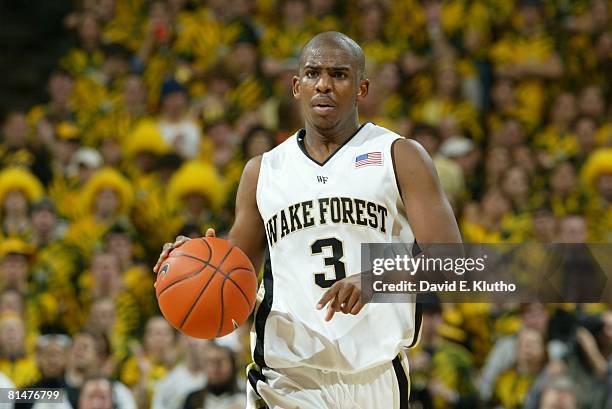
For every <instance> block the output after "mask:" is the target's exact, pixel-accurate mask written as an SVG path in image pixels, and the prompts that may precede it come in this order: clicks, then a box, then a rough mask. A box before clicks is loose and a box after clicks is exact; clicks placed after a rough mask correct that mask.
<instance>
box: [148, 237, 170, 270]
mask: <svg viewBox="0 0 612 409" xmlns="http://www.w3.org/2000/svg"><path fill="white" fill-rule="evenodd" d="M172 246H173V244H172V243H166V244H164V246H163V247H162V252H161V254H160V255H159V258H158V259H157V263H156V264H155V267H153V272H155V273H157V271H158V270H159V267H160V266H161V264H162V263H163V262H164V260H165V259H166V258H168V254H170V251H171V250H172V248H173V247H172Z"/></svg>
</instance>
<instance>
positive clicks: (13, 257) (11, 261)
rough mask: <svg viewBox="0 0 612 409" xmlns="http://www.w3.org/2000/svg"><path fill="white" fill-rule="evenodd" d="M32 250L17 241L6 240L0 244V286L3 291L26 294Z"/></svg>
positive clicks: (20, 241)
mask: <svg viewBox="0 0 612 409" xmlns="http://www.w3.org/2000/svg"><path fill="white" fill-rule="evenodd" d="M32 254H33V249H32V248H31V247H30V246H29V245H28V244H26V243H25V242H23V241H22V240H19V239H8V240H5V241H3V242H2V243H0V257H1V260H0V271H1V272H2V276H1V280H0V285H1V287H0V288H2V289H3V290H7V289H8V290H15V291H18V292H20V293H21V294H24V295H25V294H27V293H28V278H29V276H28V273H29V272H30V261H31V256H32Z"/></svg>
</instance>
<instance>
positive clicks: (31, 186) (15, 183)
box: [0, 168, 43, 238]
mask: <svg viewBox="0 0 612 409" xmlns="http://www.w3.org/2000/svg"><path fill="white" fill-rule="evenodd" d="M42 194H43V187H42V185H41V184H40V182H39V181H38V179H36V177H35V176H34V175H32V174H31V173H30V172H28V171H26V170H23V169H20V168H7V169H4V170H3V171H2V172H0V205H1V208H0V214H1V215H2V235H3V236H5V237H6V236H18V237H22V238H27V236H28V234H29V233H30V230H31V226H30V218H29V214H28V212H29V210H30V205H31V204H32V202H34V201H36V200H38V199H39V198H40V197H41V196H42Z"/></svg>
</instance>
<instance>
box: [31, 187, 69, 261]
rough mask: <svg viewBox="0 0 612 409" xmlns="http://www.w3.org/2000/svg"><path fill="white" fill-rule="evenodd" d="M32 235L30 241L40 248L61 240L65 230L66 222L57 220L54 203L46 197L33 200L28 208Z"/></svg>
mask: <svg viewBox="0 0 612 409" xmlns="http://www.w3.org/2000/svg"><path fill="white" fill-rule="evenodd" d="M30 219H31V223H32V235H31V238H30V242H31V244H32V245H34V246H35V247H36V248H37V249H39V250H41V249H43V248H45V247H47V246H49V245H51V244H52V243H54V242H56V241H58V240H61V239H62V238H63V236H64V233H65V230H66V227H67V226H66V223H65V222H64V221H61V220H58V217H57V212H56V209H55V205H54V204H53V202H52V201H51V200H49V199H48V198H43V199H40V200H39V201H37V202H35V203H34V204H33V205H32V208H31V209H30Z"/></svg>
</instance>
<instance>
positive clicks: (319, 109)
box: [312, 102, 336, 114]
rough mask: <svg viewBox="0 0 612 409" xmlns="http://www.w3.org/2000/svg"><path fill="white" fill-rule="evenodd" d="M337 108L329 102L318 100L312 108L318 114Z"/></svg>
mask: <svg viewBox="0 0 612 409" xmlns="http://www.w3.org/2000/svg"><path fill="white" fill-rule="evenodd" d="M335 108H336V106H335V105H334V104H332V103H329V102H317V103H315V104H313V105H312V109H313V110H314V111H315V112H316V113H318V114H327V113H329V112H331V111H333V110H334V109H335Z"/></svg>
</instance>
